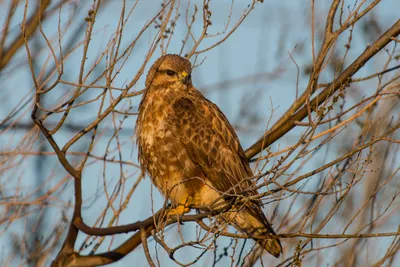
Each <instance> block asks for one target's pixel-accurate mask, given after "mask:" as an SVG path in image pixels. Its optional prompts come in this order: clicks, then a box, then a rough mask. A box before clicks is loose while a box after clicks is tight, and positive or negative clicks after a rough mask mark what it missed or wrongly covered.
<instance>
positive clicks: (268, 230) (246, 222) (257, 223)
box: [225, 209, 283, 258]
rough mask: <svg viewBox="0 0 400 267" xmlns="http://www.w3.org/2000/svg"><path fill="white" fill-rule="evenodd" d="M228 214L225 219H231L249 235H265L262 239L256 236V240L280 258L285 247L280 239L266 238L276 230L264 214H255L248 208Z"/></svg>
mask: <svg viewBox="0 0 400 267" xmlns="http://www.w3.org/2000/svg"><path fill="white" fill-rule="evenodd" d="M228 214H229V215H228ZM228 214H226V217H225V219H226V220H228V221H230V222H231V223H232V225H233V226H235V228H237V229H238V230H239V231H241V232H244V233H247V234H249V235H254V236H263V237H264V238H262V239H261V238H254V240H255V241H256V242H257V243H258V244H259V245H260V246H261V247H263V248H264V249H265V250H266V251H268V252H269V253H270V254H271V255H273V256H274V257H276V258H278V257H279V256H280V255H281V253H282V251H283V249H282V245H281V242H280V241H279V239H277V238H271V239H268V238H267V239H266V238H265V236H268V235H275V232H274V230H273V229H272V227H271V225H270V224H269V222H268V220H267V218H266V217H265V216H264V214H261V215H260V216H254V215H253V214H252V212H249V211H248V210H246V209H245V210H243V211H238V212H232V213H231V212H229V213H228Z"/></svg>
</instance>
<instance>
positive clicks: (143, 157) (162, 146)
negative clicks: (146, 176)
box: [138, 98, 179, 177]
mask: <svg viewBox="0 0 400 267" xmlns="http://www.w3.org/2000/svg"><path fill="white" fill-rule="evenodd" d="M170 102H171V99H168V98H165V99H163V100H161V99H159V98H152V99H150V100H149V101H147V102H146V103H144V107H143V109H142V110H141V112H140V115H139V127H138V146H139V151H140V156H139V159H140V161H141V164H142V165H143V166H145V167H146V169H147V171H148V172H149V173H150V176H152V177H159V176H163V175H166V174H167V172H168V170H169V168H170V166H173V165H175V163H176V162H175V161H176V160H177V159H176V153H177V152H178V151H176V150H177V149H178V146H176V145H175V144H176V138H178V137H176V136H175V137H174V136H173V134H172V132H173V129H172V127H173V126H172V125H170V124H169V123H168V118H169V117H170V116H171V115H172V104H171V103H170ZM178 153H179V152H178Z"/></svg>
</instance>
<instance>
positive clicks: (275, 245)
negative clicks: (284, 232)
mask: <svg viewBox="0 0 400 267" xmlns="http://www.w3.org/2000/svg"><path fill="white" fill-rule="evenodd" d="M267 234H268V233H267ZM274 234H275V233H274ZM256 241H257V243H258V244H259V245H260V246H262V247H263V248H264V249H265V250H266V251H268V252H269V253H270V254H271V255H272V256H274V257H275V258H279V256H280V255H281V253H282V245H281V242H280V241H279V239H272V238H271V239H256Z"/></svg>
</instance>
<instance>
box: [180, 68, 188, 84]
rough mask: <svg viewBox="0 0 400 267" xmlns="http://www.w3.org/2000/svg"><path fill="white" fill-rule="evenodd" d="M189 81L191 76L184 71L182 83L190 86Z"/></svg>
mask: <svg viewBox="0 0 400 267" xmlns="http://www.w3.org/2000/svg"><path fill="white" fill-rule="evenodd" d="M189 79H190V75H189V74H188V73H187V72H186V71H182V73H181V81H182V82H183V83H184V84H188V82H189Z"/></svg>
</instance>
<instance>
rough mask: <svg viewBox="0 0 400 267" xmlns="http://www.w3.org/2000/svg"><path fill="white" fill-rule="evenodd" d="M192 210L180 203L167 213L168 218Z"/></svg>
mask: <svg viewBox="0 0 400 267" xmlns="http://www.w3.org/2000/svg"><path fill="white" fill-rule="evenodd" d="M189 211H190V209H189V208H188V207H186V206H183V205H179V206H178V207H176V208H174V209H170V210H169V211H168V213H167V218H169V217H171V216H176V215H183V214H185V213H188V212H189Z"/></svg>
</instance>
